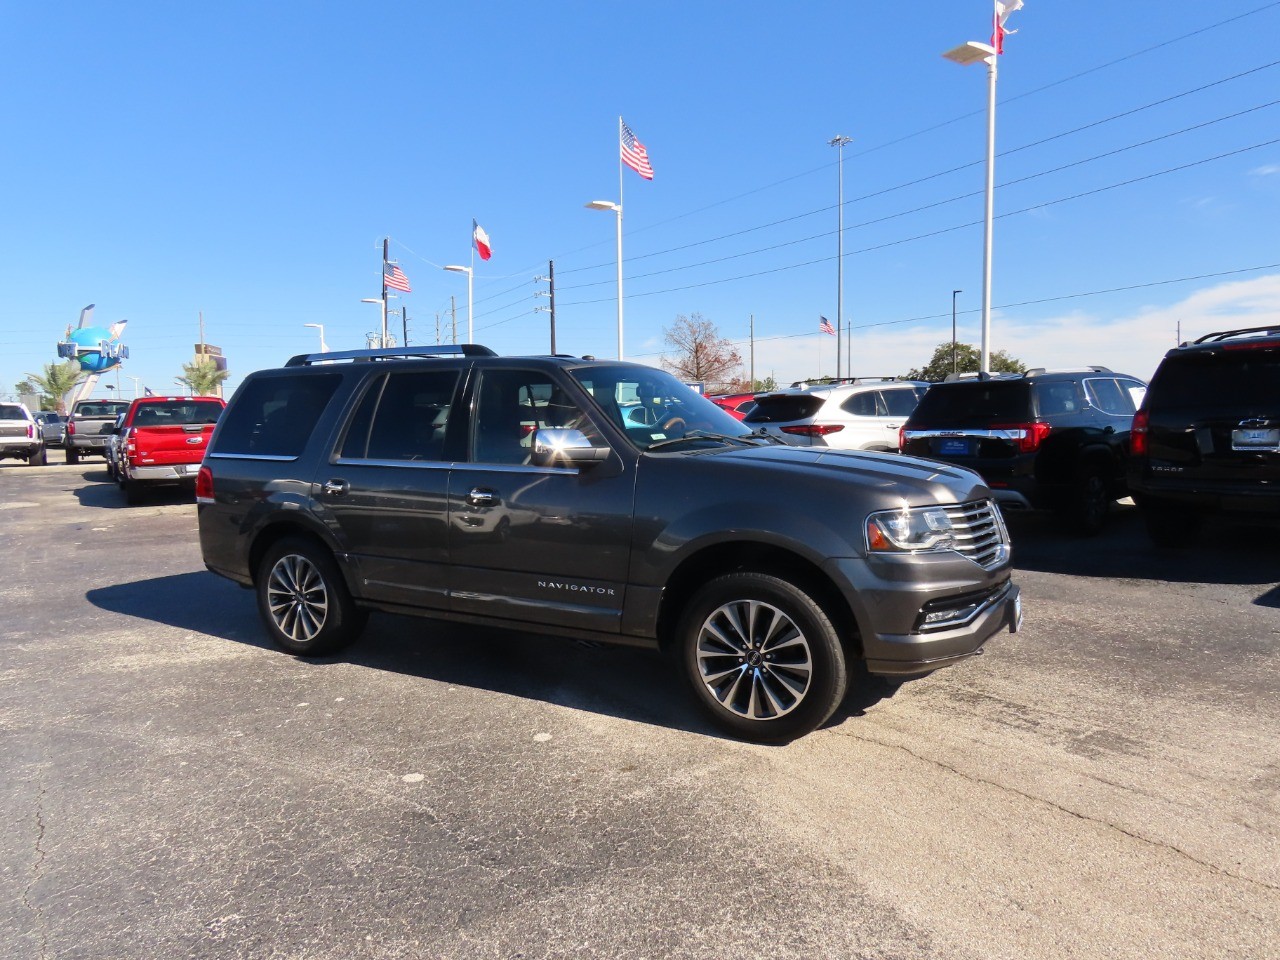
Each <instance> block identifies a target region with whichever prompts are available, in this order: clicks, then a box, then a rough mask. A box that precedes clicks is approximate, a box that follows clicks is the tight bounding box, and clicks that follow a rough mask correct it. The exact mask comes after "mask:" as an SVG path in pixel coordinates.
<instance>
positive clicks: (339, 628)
mask: <svg viewBox="0 0 1280 960" xmlns="http://www.w3.org/2000/svg"><path fill="white" fill-rule="evenodd" d="M256 582H257V593H258V612H259V614H261V616H262V622H263V624H264V625H265V626H266V628H267V632H268V633H269V634H270V635H271V639H272V640H274V641H275V642H276V644H277V645H279V646H281V647H283V648H284V649H285V650H288V651H289V652H290V653H293V654H297V655H298V656H303V657H319V656H323V655H324V654H327V653H332V652H333V651H335V650H337V649H339V648H341V647H344V646H346V645H347V644H349V643H351V642H352V641H353V640H355V639H356V638H357V637H358V636H360V633H361V631H362V630H364V625H365V622H366V621H367V620H368V619H369V614H368V612H367V611H364V610H361V609H359V608H358V607H357V606H356V605H355V603H354V601H353V600H352V599H351V594H350V593H349V592H348V591H347V585H346V583H345V582H344V581H343V579H342V574H341V573H340V572H339V570H338V566H337V564H336V563H334V562H333V557H332V556H331V555H330V554H329V551H328V550H326V549H324V548H323V547H321V546H320V545H318V544H316V543H314V542H312V541H309V540H301V539H292V538H290V539H286V540H281V541H280V542H279V543H277V544H275V545H274V546H273V547H272V548H271V549H270V550H268V551H267V553H266V556H264V557H263V558H262V562H261V563H259V564H258V575H257V578H256Z"/></svg>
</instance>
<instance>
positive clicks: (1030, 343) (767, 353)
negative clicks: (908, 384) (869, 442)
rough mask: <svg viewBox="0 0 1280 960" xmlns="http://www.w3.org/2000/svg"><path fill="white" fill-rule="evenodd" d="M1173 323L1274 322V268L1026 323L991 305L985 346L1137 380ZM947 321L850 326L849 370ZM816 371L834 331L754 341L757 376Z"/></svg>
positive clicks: (911, 350)
mask: <svg viewBox="0 0 1280 960" xmlns="http://www.w3.org/2000/svg"><path fill="white" fill-rule="evenodd" d="M1179 322H1181V332H1182V339H1183V340H1184V341H1185V340H1194V339H1195V338H1197V337H1200V336H1203V335H1204V334H1206V333H1212V332H1214V331H1218V330H1232V329H1236V328H1240V327H1257V326H1264V325H1267V324H1275V325H1276V326H1280V274H1275V275H1270V276H1263V277H1255V278H1252V279H1249V280H1239V281H1232V282H1230V283H1222V284H1217V285H1215V286H1212V287H1206V288H1205V289H1202V290H1198V291H1196V292H1195V293H1192V294H1190V295H1189V296H1186V297H1184V298H1183V299H1181V300H1175V301H1172V302H1169V303H1165V304H1154V305H1150V306H1146V307H1142V308H1141V309H1139V310H1138V311H1136V312H1134V313H1130V314H1127V315H1107V314H1102V313H1096V312H1090V311H1087V310H1083V309H1081V310H1075V311H1072V312H1071V313H1066V314H1061V315H1058V316H1051V317H1042V318H1039V319H1036V320H1033V321H1028V320H1021V319H1017V318H1015V317H1012V316H1009V315H1008V314H1007V313H1004V312H1002V311H996V312H994V313H993V315H992V320H991V326H992V330H991V349H992V350H993V351H994V350H1005V351H1007V352H1008V353H1010V354H1012V355H1013V356H1015V357H1017V358H1018V359H1019V360H1021V361H1022V362H1023V363H1025V364H1027V365H1028V366H1032V367H1080V366H1088V365H1090V364H1100V365H1102V366H1106V367H1110V368H1111V369H1112V370H1116V371H1120V372H1123V373H1129V374H1133V375H1134V376H1138V377H1142V378H1143V379H1144V380H1145V379H1148V378H1150V376H1151V374H1152V373H1154V372H1155V368H1156V365H1157V364H1158V363H1159V362H1160V358H1161V357H1163V356H1164V354H1165V353H1166V352H1167V351H1168V350H1169V349H1170V348H1171V347H1174V346H1176V345H1177V343H1176V339H1177V336H1178V329H1179V326H1178V325H1179ZM949 326H950V325H949V324H948V325H947V327H948V329H947V330H946V332H945V333H944V332H943V331H942V329H941V328H940V327H938V326H933V327H930V328H927V329H908V328H905V326H904V327H891V326H890V327H882V328H877V329H870V330H858V329H855V330H854V331H853V363H852V368H853V372H854V373H855V374H858V375H860V376H875V375H881V374H885V375H890V374H902V373H906V371H907V370H909V369H911V368H912V367H919V366H921V365H922V364H924V363H926V362H928V360H929V358H930V357H932V356H933V351H934V350H935V349H936V348H937V346H938V344H939V343H941V342H942V341H943V340H949V339H950V329H949ZM976 326H977V320H976V318H973V317H967V318H966V319H965V321H964V328H965V329H962V330H961V332H960V339H961V341H962V342H965V343H973V344H975V345H976V344H977V342H978V337H977V336H976V335H975V328H976ZM738 348H739V352H740V353H741V354H742V358H743V361H744V366H745V362H746V360H747V344H746V343H745V342H743V343H739V344H738ZM819 357H821V363H819ZM744 373H745V370H744ZM820 374H826V375H831V376H834V374H835V338H834V337H831V336H825V335H821V334H818V333H817V332H816V331H815V333H814V334H813V335H812V336H806V337H797V338H795V339H786V340H759V341H757V342H756V377H757V378H759V379H764V378H765V377H768V376H774V377H775V378H776V379H777V380H778V382H779V383H780V384H782V385H786V384H789V383H791V382H792V381H793V380H799V379H803V378H805V377H812V376H816V375H820Z"/></svg>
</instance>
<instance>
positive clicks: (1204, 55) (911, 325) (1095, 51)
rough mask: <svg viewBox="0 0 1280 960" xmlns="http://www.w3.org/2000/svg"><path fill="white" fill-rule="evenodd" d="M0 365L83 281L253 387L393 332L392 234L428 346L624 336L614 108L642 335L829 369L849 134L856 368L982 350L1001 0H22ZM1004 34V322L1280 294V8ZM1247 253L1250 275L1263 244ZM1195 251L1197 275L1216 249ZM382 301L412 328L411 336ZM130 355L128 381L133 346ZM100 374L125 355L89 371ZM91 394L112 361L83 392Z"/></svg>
mask: <svg viewBox="0 0 1280 960" xmlns="http://www.w3.org/2000/svg"><path fill="white" fill-rule="evenodd" d="M0 11H2V14H3V19H2V21H0V38H2V39H0V42H2V43H3V45H4V49H3V56H2V57H0V89H2V90H3V95H2V96H0V125H2V129H3V130H4V131H5V136H4V160H5V163H4V167H5V170H6V174H7V176H6V177H5V184H6V187H7V189H6V197H5V204H4V213H3V215H2V216H0V346H2V347H3V350H0V392H8V391H10V390H12V388H13V384H14V383H16V382H17V381H18V380H20V379H21V378H22V376H23V375H24V374H25V373H27V372H29V371H34V370H38V369H39V368H40V367H41V365H42V364H44V363H46V362H49V361H50V360H53V359H55V354H54V344H55V342H56V341H57V340H58V339H60V337H61V334H62V333H63V331H64V330H65V328H66V326H67V324H69V323H73V322H75V320H76V319H77V317H78V315H79V310H80V308H81V307H83V306H85V305H86V304H89V303H96V304H97V315H96V319H97V320H99V321H101V322H103V323H107V324H109V323H111V322H114V321H118V320H121V319H127V320H128V321H129V323H128V326H127V328H126V336H125V341H126V342H127V344H128V345H129V347H130V350H131V352H132V357H131V359H130V360H129V361H128V363H127V364H126V366H125V369H124V370H123V372H122V375H121V384H122V387H123V392H124V393H125V394H126V395H130V394H131V393H132V390H133V385H134V381H133V380H131V379H129V378H137V383H139V384H141V385H146V386H150V387H151V388H152V389H154V390H155V391H156V392H165V391H167V390H172V389H175V388H174V387H173V378H174V377H175V376H176V375H177V374H178V373H179V372H180V366H181V364H182V363H183V362H185V361H187V360H189V359H190V357H191V353H192V344H193V343H194V341H195V340H196V339H197V331H198V327H197V316H198V315H199V313H201V312H203V315H204V319H205V329H206V337H207V339H208V341H209V342H211V343H214V344H218V345H220V346H221V347H222V348H223V349H224V351H225V353H226V355H227V356H228V358H229V361H230V366H231V369H232V372H233V378H232V380H231V385H232V386H234V385H235V384H236V383H238V382H239V379H240V377H242V376H243V375H244V374H245V373H248V372H249V371H251V370H255V369H259V368H262V367H268V366H276V365H278V364H280V363H281V362H283V361H284V360H285V359H286V358H287V357H289V356H291V355H292V354H294V353H299V352H304V351H308V350H311V349H314V348H315V346H316V345H317V334H316V331H315V330H312V329H308V328H306V327H304V326H303V324H304V323H322V324H324V327H325V335H326V339H327V340H328V344H329V346H330V348H331V349H342V348H353V347H359V346H363V345H364V337H365V334H366V333H367V332H369V331H372V330H374V329H375V328H376V327H377V326H378V310H377V307H375V306H373V305H370V304H364V303H361V302H360V301H361V298H364V297H376V296H378V294H379V292H380V285H379V268H380V254H381V240H382V238H383V237H384V236H388V237H390V238H391V239H390V249H391V256H392V257H393V258H394V259H396V260H398V261H399V263H400V264H401V267H402V268H403V270H404V271H405V273H406V274H407V275H408V277H409V279H410V281H411V282H412V284H413V292H412V293H410V294H407V295H404V296H403V297H402V298H401V299H399V300H397V301H393V303H392V306H393V309H399V308H401V307H407V310H408V313H409V318H410V328H411V329H410V339H411V341H412V342H415V343H423V342H426V343H430V342H434V340H435V336H436V323H437V319H436V318H437V314H441V315H442V316H441V323H442V324H443V325H444V326H445V334H444V336H445V339H446V340H447V339H448V310H449V305H450V296H451V295H453V296H455V297H456V299H457V307H458V315H459V328H460V331H461V332H462V333H465V318H466V298H467V294H466V282H465V277H463V276H461V275H458V274H452V273H447V272H445V271H443V270H441V269H440V267H441V266H442V265H444V264H450V263H469V262H470V261H469V250H470V230H471V220H472V218H473V217H474V218H476V219H478V220H479V222H480V223H481V225H483V226H484V228H485V229H486V230H487V231H488V233H489V235H490V237H491V238H492V242H493V247H494V256H493V259H492V260H490V261H489V262H487V263H480V262H479V261H477V268H476V277H475V331H476V332H475V339H476V341H477V342H480V343H484V344H487V345H489V346H491V347H493V348H494V349H496V350H498V351H499V352H500V353H504V354H517V353H529V352H539V353H545V352H546V351H547V350H548V349H549V337H548V319H547V315H546V314H545V313H540V312H535V310H534V308H535V307H537V306H539V305H545V303H546V301H545V299H540V298H537V297H536V296H535V292H536V291H537V290H539V289H545V285H543V284H537V283H535V282H534V277H535V276H539V275H544V274H545V273H546V267H547V261H548V260H549V259H553V258H554V260H555V264H556V275H557V280H558V284H557V306H558V310H557V320H558V338H557V339H558V343H557V346H558V348H559V349H560V351H561V352H571V353H576V354H582V353H589V354H595V355H597V356H601V357H607V356H614V355H616V350H617V342H616V315H615V296H616V292H615V287H614V274H615V269H616V265H615V246H614V220H613V215H612V214H610V213H600V212H596V211H591V210H587V209H584V206H583V205H584V204H585V203H586V202H587V201H589V200H593V199H607V200H614V201H616V200H617V199H618V195H617V194H618V160H617V157H618V146H617V118H618V116H619V114H621V115H622V116H624V117H625V118H626V121H627V123H628V124H629V125H630V126H631V127H632V129H633V130H634V131H635V132H636V134H637V136H638V137H639V138H640V139H641V140H642V141H643V142H644V144H645V145H646V146H647V148H648V150H649V154H650V157H651V159H652V162H653V166H654V168H655V171H656V177H655V179H654V181H653V182H646V181H643V180H641V179H640V178H639V177H638V176H637V175H636V174H634V173H632V172H631V171H630V170H627V171H626V172H625V181H624V184H625V187H624V191H625V192H624V195H623V201H624V206H625V221H624V222H625V239H624V246H625V250H624V262H625V272H626V283H625V291H626V301H625V322H626V355H627V358H628V359H635V360H642V361H646V362H651V363H657V362H658V360H659V357H660V355H661V353H662V351H663V329H664V328H665V327H668V326H670V325H671V324H672V322H673V321H674V320H675V318H676V316H677V315H680V314H685V315H687V314H692V313H700V314H701V315H702V316H704V317H706V318H708V319H710V320H712V321H713V322H714V323H715V324H716V325H717V326H718V328H719V331H720V333H721V334H722V335H723V336H725V337H729V338H731V339H733V340H734V341H735V342H737V343H738V345H739V350H740V352H741V353H742V355H743V358H744V361H745V360H746V359H747V357H748V355H749V348H748V343H747V339H748V331H749V320H748V318H749V317H750V316H752V315H754V318H755V321H754V323H755V335H756V344H755V372H756V375H757V376H758V377H764V376H768V375H773V376H775V377H777V379H779V380H780V381H783V382H789V381H790V380H792V379H796V378H799V377H803V376H812V375H814V374H816V373H819V372H821V373H834V372H835V369H834V345H835V340H834V338H832V337H824V336H822V335H821V334H819V333H818V332H817V330H818V317H819V315H825V316H827V317H829V318H831V319H832V320H834V319H835V317H836V286H837V284H836V249H837V240H836V224H837V214H836V197H837V167H836V151H835V149H834V148H832V147H830V146H828V145H827V141H828V140H830V139H831V138H832V137H833V136H835V135H836V134H844V135H847V136H850V137H852V138H853V142H852V143H851V144H850V145H849V146H848V147H846V148H845V154H844V157H845V162H844V185H845V208H844V223H845V234H844V250H845V259H844V288H845V292H844V319H845V322H846V323H848V324H851V325H852V329H853V340H852V352H853V364H852V366H853V370H854V372H855V373H860V374H867V375H875V374H890V373H903V372H905V371H906V370H907V369H909V368H910V367H913V366H919V365H921V364H923V363H924V362H925V361H927V359H928V358H929V356H930V355H931V354H932V352H933V349H934V347H935V346H936V345H937V344H939V343H941V342H943V341H946V340H949V339H950V333H951V315H950V311H951V291H952V290H953V289H961V290H963V291H964V292H963V293H962V294H960V295H959V297H958V307H959V317H958V325H959V336H960V339H961V340H962V341H966V342H970V343H977V341H978V338H979V306H980V303H981V285H982V273H981V270H982V227H981V220H982V210H983V207H982V203H983V200H982V187H983V183H984V170H983V165H982V160H983V157H984V153H985V124H986V119H985V104H986V73H985V68H984V67H982V66H981V65H976V66H970V67H963V68H962V67H959V66H956V65H955V64H952V63H950V62H948V61H946V60H944V59H943V58H942V57H941V55H940V54H941V53H942V52H943V51H944V50H947V49H949V48H950V47H952V46H955V45H956V44H958V43H961V42H963V41H965V40H970V39H972V40H986V39H988V37H989V33H990V4H989V3H987V2H984V0H963V2H961V0H945V2H943V0H920V2H917V3H915V4H878V5H871V4H850V3H835V2H830V3H825V2H824V3H818V2H815V3H804V4H796V5H791V6H789V7H785V8H784V7H780V6H779V5H776V4H763V3H739V4H726V3H702V2H689V0H686V2H681V3H666V2H654V3H649V4H633V3H599V2H597V3H591V4H588V3H560V4H544V5H530V4H514V3H507V2H490V3H486V4H483V5H481V4H452V5H445V4H402V5H398V6H389V7H388V6H384V7H381V8H375V7H373V6H370V5H356V4H349V3H307V4H302V3H260V2H254V3H238V2H224V3H218V4H173V3H143V2H139V3H128V4H104V3H91V4H90V3H73V2H68V3H61V4H57V5H53V4H19V3H13V2H7V3H4V5H3V6H2V7H0ZM1009 26H1010V27H1012V28H1016V29H1017V31H1018V32H1017V33H1016V34H1015V35H1013V36H1011V37H1010V38H1009V39H1008V41H1007V44H1006V53H1005V55H1004V56H1003V57H1002V58H1001V60H1000V65H999V67H1000V74H999V87H998V89H999V102H1000V105H999V109H998V111H997V118H998V120H997V149H998V152H999V154H1000V156H999V158H998V160H997V164H996V182H997V185H998V187H997V191H996V201H995V211H996V217H997V219H996V227H995V256H994V280H993V296H992V302H993V304H994V309H993V314H992V316H993V328H992V348H993V349H1005V350H1008V351H1010V352H1011V353H1013V354H1014V355H1015V356H1017V357H1019V358H1020V359H1022V360H1023V361H1024V362H1026V363H1028V364H1031V365H1034V366H1064V365H1076V364H1081V363H1100V364H1105V365H1107V366H1111V367H1112V368H1114V369H1120V370H1125V371H1126V372H1130V373H1133V374H1136V375H1138V376H1143V377H1146V376H1149V375H1150V373H1151V372H1152V371H1153V369H1154V367H1155V365H1156V363H1157V362H1158V360H1159V357H1160V356H1161V355H1162V353H1163V352H1164V351H1165V350H1166V349H1168V347H1170V346H1172V345H1173V344H1174V343H1175V338H1176V336H1177V331H1178V325H1179V323H1180V324H1181V331H1182V335H1183V337H1184V338H1189V337H1195V336H1198V335H1200V334H1203V333H1205V332H1209V331H1212V330H1221V329H1228V328H1232V327H1237V326H1249V325H1258V324H1264V323H1273V322H1280V228H1277V223H1280V143H1277V142H1275V141H1276V140H1277V138H1280V122H1278V121H1280V105H1277V104H1276V103H1275V101H1277V100H1280V50H1278V48H1277V45H1276V43H1275V40H1276V38H1277V37H1280V2H1267V0H1254V2H1251V3H1245V4H1240V5H1230V6H1224V5H1221V4H1216V5H1206V4H1171V3H1168V2H1167V0H1135V2H1131V3H1128V4H1088V5H1084V4H1074V3H1071V4H1068V3H1062V2H1051V0H1026V6H1025V7H1024V8H1023V9H1022V10H1021V11H1019V12H1017V13H1016V14H1014V15H1013V17H1012V18H1011V20H1010V23H1009ZM1258 268H1262V269H1258ZM1193 278H1198V279H1193ZM399 325H400V321H399V318H398V317H393V318H392V321H391V326H392V329H393V330H398V328H399ZM111 379H112V380H113V379H114V378H111ZM104 382H109V381H104ZM99 393H100V394H101V393H103V391H102V389H99Z"/></svg>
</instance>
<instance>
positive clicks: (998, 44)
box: [991, 0, 1022, 53]
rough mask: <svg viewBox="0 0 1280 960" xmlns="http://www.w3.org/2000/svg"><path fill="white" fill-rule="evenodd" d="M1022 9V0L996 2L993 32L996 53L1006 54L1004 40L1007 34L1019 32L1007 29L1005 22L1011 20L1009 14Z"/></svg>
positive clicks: (993, 44)
mask: <svg viewBox="0 0 1280 960" xmlns="http://www.w3.org/2000/svg"><path fill="white" fill-rule="evenodd" d="M1021 9H1022V0H1007V2H1001V0H996V12H995V25H994V28H993V29H992V31H991V46H993V47H995V48H996V53H1004V38H1005V36H1006V35H1007V34H1010V33H1017V32H1018V31H1017V30H1008V29H1006V28H1005V21H1007V20H1008V19H1009V14H1011V13H1014V12H1015V11H1017V10H1021Z"/></svg>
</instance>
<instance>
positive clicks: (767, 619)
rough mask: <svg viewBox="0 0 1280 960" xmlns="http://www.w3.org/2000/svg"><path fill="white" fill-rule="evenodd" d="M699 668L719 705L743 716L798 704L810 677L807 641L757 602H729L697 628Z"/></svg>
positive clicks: (781, 711)
mask: <svg viewBox="0 0 1280 960" xmlns="http://www.w3.org/2000/svg"><path fill="white" fill-rule="evenodd" d="M697 657H698V672H699V674H700V675H701V677H702V682H703V683H704V684H706V687H707V690H708V692H710V694H711V695H712V696H713V697H714V698H715V699H716V701H717V702H718V703H719V704H720V706H722V707H724V708H725V709H726V710H728V711H730V712H731V713H734V714H736V715H737V716H739V717H744V718H746V719H748V720H774V719H776V718H778V717H781V716H785V715H786V714H788V713H790V712H791V711H792V710H794V709H795V708H796V707H798V706H799V705H800V703H801V701H802V700H804V696H805V694H806V693H807V692H808V690H809V685H810V683H811V682H812V679H813V657H812V654H811V653H810V650H809V641H808V640H806V639H805V636H804V634H803V633H802V632H801V630H800V628H799V627H798V626H797V625H796V623H795V621H794V620H792V619H791V618H790V617H789V616H787V615H786V614H785V613H783V612H782V611H781V610H780V609H778V608H777V607H775V606H773V605H771V604H768V603H762V602H760V601H759V600H732V601H730V602H729V603H726V604H724V605H722V606H720V607H717V608H716V609H715V610H713V611H712V613H711V615H710V616H708V617H707V619H706V620H705V621H703V624H702V629H701V630H700V631H699V632H698V647H697Z"/></svg>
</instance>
